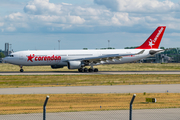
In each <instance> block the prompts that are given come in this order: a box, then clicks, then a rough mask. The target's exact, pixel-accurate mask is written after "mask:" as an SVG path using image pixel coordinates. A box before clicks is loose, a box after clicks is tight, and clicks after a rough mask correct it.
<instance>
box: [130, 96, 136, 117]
mask: <svg viewBox="0 0 180 120" xmlns="http://www.w3.org/2000/svg"><path fill="white" fill-rule="evenodd" d="M135 97H136V94H134V95H133V97H132V99H131V102H130V111H129V120H132V104H133V102H134V99H135Z"/></svg>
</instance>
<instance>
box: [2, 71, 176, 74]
mask: <svg viewBox="0 0 180 120" xmlns="http://www.w3.org/2000/svg"><path fill="white" fill-rule="evenodd" d="M103 74H104V75H107V74H109V75H114V74H180V71H99V72H91V73H89V72H86V73H80V72H77V71H25V72H0V75H103Z"/></svg>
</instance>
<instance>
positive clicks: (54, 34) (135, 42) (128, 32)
mask: <svg viewBox="0 0 180 120" xmlns="http://www.w3.org/2000/svg"><path fill="white" fill-rule="evenodd" d="M160 25H165V26H167V28H166V31H165V34H164V36H163V40H162V42H161V45H160V46H164V47H166V48H170V47H180V0H165V1H164V0H0V42H1V44H0V49H2V50H4V43H6V42H9V43H10V44H12V49H13V50H14V51H20V50H34V49H38V50H49V49H58V40H61V42H60V46H61V47H60V48H61V49H65V50H66V49H82V48H89V49H96V48H105V47H108V40H110V46H111V47H114V48H116V49H123V48H124V47H129V46H139V45H141V44H142V43H143V42H144V41H145V40H146V39H147V38H148V37H149V35H150V34H151V33H152V32H153V31H154V30H155V29H156V28H157V27H158V26H160Z"/></svg>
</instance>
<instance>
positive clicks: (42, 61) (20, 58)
mask: <svg viewBox="0 0 180 120" xmlns="http://www.w3.org/2000/svg"><path fill="white" fill-rule="evenodd" d="M165 29H166V26H159V27H158V28H157V29H156V30H155V31H154V32H153V33H152V34H151V36H150V37H149V38H148V39H147V40H146V41H145V42H144V43H143V44H142V45H141V46H139V47H137V48H135V49H111V50H109V49H108V50H33V51H31V50H28V51H19V52H14V53H11V54H10V55H8V56H7V57H5V58H4V59H3V61H5V62H7V63H11V64H14V65H19V66H20V72H23V71H24V70H23V69H22V67H23V66H42V65H50V66H51V68H53V69H55V68H63V67H64V66H67V67H68V69H78V71H79V72H98V69H97V68H93V66H96V65H100V64H121V63H128V62H133V61H137V60H141V59H143V58H147V57H150V56H152V55H155V54H157V53H160V52H163V51H164V50H162V49H158V47H159V44H160V42H161V39H162V36H163V34H164V31H165ZM86 66H90V68H89V69H87V68H86Z"/></svg>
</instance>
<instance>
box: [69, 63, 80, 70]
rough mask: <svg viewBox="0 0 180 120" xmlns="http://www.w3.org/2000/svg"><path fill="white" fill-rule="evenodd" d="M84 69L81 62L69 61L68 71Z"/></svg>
mask: <svg viewBox="0 0 180 120" xmlns="http://www.w3.org/2000/svg"><path fill="white" fill-rule="evenodd" d="M81 67H82V64H81V61H69V62H68V69H79V68H81Z"/></svg>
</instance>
